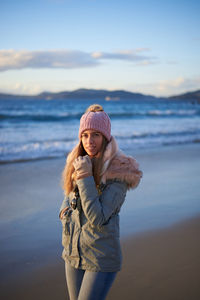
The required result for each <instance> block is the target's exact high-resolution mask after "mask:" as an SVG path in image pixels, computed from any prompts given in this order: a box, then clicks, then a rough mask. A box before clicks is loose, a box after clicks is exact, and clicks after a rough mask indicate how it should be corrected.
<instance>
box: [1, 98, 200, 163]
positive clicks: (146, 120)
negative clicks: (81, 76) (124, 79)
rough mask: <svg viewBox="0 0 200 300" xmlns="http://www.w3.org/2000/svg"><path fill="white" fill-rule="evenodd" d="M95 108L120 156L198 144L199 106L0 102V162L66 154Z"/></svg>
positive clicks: (167, 102)
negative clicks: (99, 108) (104, 118)
mask: <svg viewBox="0 0 200 300" xmlns="http://www.w3.org/2000/svg"><path fill="white" fill-rule="evenodd" d="M92 103H99V104H101V105H102V106H103V107H104V110H105V111H106V112H107V113H108V115H109V116H110V119H111V123H112V135H113V136H114V137H115V138H116V140H117V142H118V144H119V147H120V148H121V149H122V150H123V151H128V152H129V151H135V150H138V149H142V148H143V149H144V148H145V149H148V148H152V147H163V146H166V145H175V144H188V143H199V142H200V104H198V103H191V102H188V101H180V100H179V101H176V100H159V99H157V100H153V101H152V100H151V101H150V100H149V101H141V100H138V101H136V100H134V101H127V100H121V101H99V100H95V99H94V100H93V101H91V100H51V101H47V100H26V99H23V100H19V99H16V100H15V99H14V100H0V163H7V162H20V161H28V160H35V159H45V158H53V157H61V156H63V155H67V153H68V152H69V151H71V149H72V148H73V147H74V146H75V145H76V143H77V142H78V129H79V120H80V117H81V115H82V114H83V113H84V112H85V110H86V108H87V107H88V106H89V105H91V104H92Z"/></svg>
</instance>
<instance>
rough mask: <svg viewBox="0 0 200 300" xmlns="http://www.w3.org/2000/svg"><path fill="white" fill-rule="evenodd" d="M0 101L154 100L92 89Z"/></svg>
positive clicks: (146, 96)
mask: <svg viewBox="0 0 200 300" xmlns="http://www.w3.org/2000/svg"><path fill="white" fill-rule="evenodd" d="M0 99H36V100H37V99H38V100H39V99H45V100H54V99H55V100H56V99H57V100H59V99H66V100H67V99H69V100H70V99H77V100H86V99H87V100H90V99H91V100H92V99H94V100H95V99H97V100H107V101H119V100H123V99H126V100H127V99H128V100H152V99H156V97H154V96H150V95H143V94H140V93H132V92H127V91H123V90H116V91H107V90H94V89H78V90H75V91H71V92H70V91H64V92H58V93H51V92H43V93H41V94H38V95H35V96H28V95H11V94H1V93H0Z"/></svg>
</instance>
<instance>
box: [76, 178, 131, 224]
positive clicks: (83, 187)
mask: <svg viewBox="0 0 200 300" xmlns="http://www.w3.org/2000/svg"><path fill="white" fill-rule="evenodd" d="M76 183H77V185H78V189H79V194H80V198H81V205H82V209H83V211H84V214H85V216H86V218H87V219H88V221H89V222H90V223H91V224H93V225H95V226H102V225H103V224H104V223H106V222H107V221H108V220H109V218H110V217H111V215H112V214H113V213H117V212H119V210H120V207H121V205H122V204H123V202H124V200H125V196H126V191H127V185H126V183H124V182H120V181H113V182H111V183H109V184H108V185H107V186H106V188H105V189H104V190H103V192H102V194H101V195H99V194H98V191H97V189H96V185H95V182H94V178H93V176H90V177H86V178H82V179H79V180H77V182H76Z"/></svg>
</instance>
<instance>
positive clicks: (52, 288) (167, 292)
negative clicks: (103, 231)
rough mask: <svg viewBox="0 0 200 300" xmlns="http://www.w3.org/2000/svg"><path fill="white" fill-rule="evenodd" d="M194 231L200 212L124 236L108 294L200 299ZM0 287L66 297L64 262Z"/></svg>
mask: <svg viewBox="0 0 200 300" xmlns="http://www.w3.org/2000/svg"><path fill="white" fill-rule="evenodd" d="M199 236H200V217H198V218H194V219H191V220H188V221H184V222H182V223H180V224H177V225H174V226H172V227H170V228H167V229H162V230H158V231H153V232H150V233H144V234H139V235H137V236H134V237H132V238H131V237H130V238H129V239H126V240H123V243H122V249H123V256H124V260H123V268H122V271H121V272H119V273H118V276H117V279H116V281H115V282H114V284H113V286H112V288H111V291H110V293H109V296H108V298H107V299H108V300H116V299H119V300H121V299H126V300H134V299H137V300H138V299H140V300H147V299H150V300H157V299H158V300H159V299H162V300H179V299H180V300H188V299H190V300H198V299H200V285H199V278H200V239H199ZM5 288H6V287H5ZM5 288H4V289H3V290H2V292H1V297H3V298H2V299H8V300H9V299H19V300H22V299H29V300H32V299H49V300H53V299H68V295H67V289H66V284H65V278H64V263H63V261H61V260H59V261H58V262H57V263H53V262H52V263H49V265H47V266H46V267H43V268H38V270H36V271H34V272H33V273H32V274H29V276H26V278H23V277H22V278H18V279H17V280H16V281H15V283H13V282H11V283H9V284H8V286H7V291H6V289H5Z"/></svg>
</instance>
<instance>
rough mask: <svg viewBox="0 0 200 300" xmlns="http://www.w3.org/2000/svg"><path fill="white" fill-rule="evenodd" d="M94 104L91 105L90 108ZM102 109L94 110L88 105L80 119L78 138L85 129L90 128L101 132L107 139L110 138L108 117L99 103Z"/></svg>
mask: <svg viewBox="0 0 200 300" xmlns="http://www.w3.org/2000/svg"><path fill="white" fill-rule="evenodd" d="M92 107H94V106H91V108H92ZM98 107H100V108H101V109H102V110H101V111H94V110H90V107H89V108H88V110H89V111H88V110H87V111H86V113H84V114H83V115H82V117H81V119H80V128H79V139H81V135H82V133H83V132H84V131H85V130H88V129H92V130H96V131H98V132H100V133H102V134H103V135H104V136H105V137H106V139H107V140H108V141H110V139H111V123H110V118H109V116H108V115H107V113H105V111H103V108H102V107H101V106H100V105H99V106H98Z"/></svg>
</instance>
